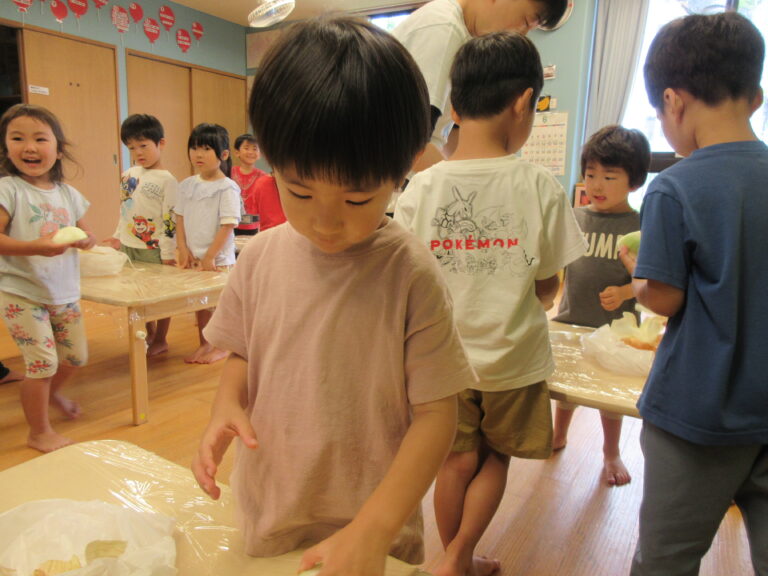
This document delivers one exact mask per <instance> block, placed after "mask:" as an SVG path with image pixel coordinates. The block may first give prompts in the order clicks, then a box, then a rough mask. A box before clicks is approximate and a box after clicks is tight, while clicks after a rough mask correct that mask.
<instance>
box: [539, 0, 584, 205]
mask: <svg viewBox="0 0 768 576" xmlns="http://www.w3.org/2000/svg"><path fill="white" fill-rule="evenodd" d="M596 5H597V0H576V1H575V3H574V9H573V14H572V15H571V17H570V19H569V20H568V21H567V22H566V23H565V24H563V26H562V27H561V28H560V29H558V30H554V31H552V32H544V31H542V30H535V31H533V32H531V33H530V35H529V36H530V38H531V40H533V42H534V43H535V44H536V47H537V48H538V49H539V53H540V54H541V62H542V64H543V65H544V66H547V65H550V64H554V65H555V66H557V72H556V77H555V78H554V79H552V80H545V81H544V89H543V90H542V94H549V95H551V96H552V97H553V98H557V108H556V109H555V110H553V112H568V138H567V144H566V146H567V161H566V167H565V176H558V177H557V178H558V180H560V183H561V184H562V185H563V187H564V188H565V190H566V192H567V193H568V195H569V196H570V195H571V194H572V192H573V185H574V184H575V183H576V182H578V181H579V180H580V178H581V174H580V170H581V168H580V166H579V164H580V163H579V157H580V154H581V145H582V143H583V141H584V125H585V120H586V107H587V90H588V88H589V71H590V62H591V60H592V44H593V38H594V30H595V13H596V11H597V7H596Z"/></svg>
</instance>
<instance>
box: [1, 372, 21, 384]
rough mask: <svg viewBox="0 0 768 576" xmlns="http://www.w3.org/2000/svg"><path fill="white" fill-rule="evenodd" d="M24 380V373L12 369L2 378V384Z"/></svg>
mask: <svg viewBox="0 0 768 576" xmlns="http://www.w3.org/2000/svg"><path fill="white" fill-rule="evenodd" d="M21 380H24V374H20V373H19V372H16V371H14V370H10V371H9V372H8V374H6V375H5V377H4V378H0V384H8V383H9V382H19V381H21Z"/></svg>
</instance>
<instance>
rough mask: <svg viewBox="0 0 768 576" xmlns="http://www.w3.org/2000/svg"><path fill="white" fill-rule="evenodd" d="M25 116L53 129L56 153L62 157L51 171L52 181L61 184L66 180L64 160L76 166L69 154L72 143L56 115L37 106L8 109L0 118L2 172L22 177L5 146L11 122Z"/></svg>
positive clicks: (17, 105)
mask: <svg viewBox="0 0 768 576" xmlns="http://www.w3.org/2000/svg"><path fill="white" fill-rule="evenodd" d="M25 116H27V117H29V118H34V119H35V120H39V121H40V122H42V123H43V124H47V125H48V126H49V127H50V128H51V132H53V135H54V137H55V138H56V151H57V152H58V153H59V156H60V157H59V158H58V159H57V160H56V162H55V163H54V165H53V167H52V168H51V170H50V175H51V181H52V182H61V181H62V180H63V179H64V168H63V165H62V159H64V158H66V159H67V160H69V161H70V162H73V163H75V164H76V162H75V159H74V158H73V157H72V155H71V154H70V152H69V146H70V143H69V140H67V139H66V137H65V136H64V131H63V130H62V128H61V123H60V122H59V119H58V118H56V116H55V115H54V113H53V112H51V111H50V110H48V109H47V108H44V107H42V106H36V105H35V104H16V105H14V106H11V107H10V108H8V110H6V111H5V114H3V116H2V117H0V171H2V172H3V173H4V174H10V175H12V176H20V175H21V172H19V169H18V168H16V166H14V164H13V162H11V159H10V158H9V157H8V147H7V146H6V144H5V138H6V135H7V134H8V125H9V124H10V123H11V121H13V120H15V119H16V118H23V117H25Z"/></svg>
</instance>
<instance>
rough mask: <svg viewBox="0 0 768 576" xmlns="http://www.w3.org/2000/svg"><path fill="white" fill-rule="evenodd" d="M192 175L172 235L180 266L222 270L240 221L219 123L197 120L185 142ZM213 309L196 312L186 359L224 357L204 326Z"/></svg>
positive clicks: (231, 259) (231, 256)
mask: <svg viewBox="0 0 768 576" xmlns="http://www.w3.org/2000/svg"><path fill="white" fill-rule="evenodd" d="M187 147H188V149H189V161H190V162H191V163H192V165H193V166H194V168H195V172H196V174H195V175H194V176H190V177H189V178H187V179H185V180H184V181H182V182H181V184H179V194H178V198H177V200H176V208H175V212H176V238H177V245H178V249H179V259H178V263H179V266H180V267H181V268H196V269H199V270H207V271H211V272H216V271H226V270H228V269H229V268H231V267H232V266H233V265H234V263H235V235H234V229H235V226H237V224H238V222H239V221H240V214H241V208H240V188H239V186H238V185H237V184H236V183H235V182H234V181H233V180H231V179H230V178H229V177H228V176H227V174H229V171H230V169H231V160H230V158H229V135H228V134H227V131H226V129H224V128H223V127H222V126H219V125H218V124H198V125H197V126H195V128H194V129H193V130H192V134H190V136H189V141H188V143H187ZM211 314H213V310H212V309H208V310H199V311H198V312H197V325H198V329H199V337H200V347H199V348H198V349H197V350H196V351H195V352H194V354H192V355H191V356H188V357H187V358H185V359H184V361H185V362H188V363H197V364H211V363H213V362H216V361H218V360H222V359H224V358H225V357H226V355H227V354H226V352H224V351H223V350H219V349H218V348H216V347H214V346H212V345H211V344H210V343H209V342H208V341H206V339H205V337H204V336H203V328H205V326H206V324H208V320H210V319H211Z"/></svg>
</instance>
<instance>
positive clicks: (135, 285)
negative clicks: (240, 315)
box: [80, 263, 227, 306]
mask: <svg viewBox="0 0 768 576" xmlns="http://www.w3.org/2000/svg"><path fill="white" fill-rule="evenodd" d="M226 281H227V273H226V272H203V271H200V270H190V269H182V268H177V267H176V266H165V265H162V264H146V263H134V264H133V266H126V267H124V268H123V269H122V271H121V272H120V274H117V275H112V276H95V277H87V278H81V281H80V292H81V298H82V299H83V300H90V301H93V302H100V303H103V304H110V305H112V306H136V305H148V304H154V303H158V302H163V301H168V300H172V299H183V300H186V302H187V303H188V304H190V305H200V306H204V305H207V304H208V300H209V299H210V293H211V291H216V290H221V289H222V288H223V287H224V285H225V284H226Z"/></svg>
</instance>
